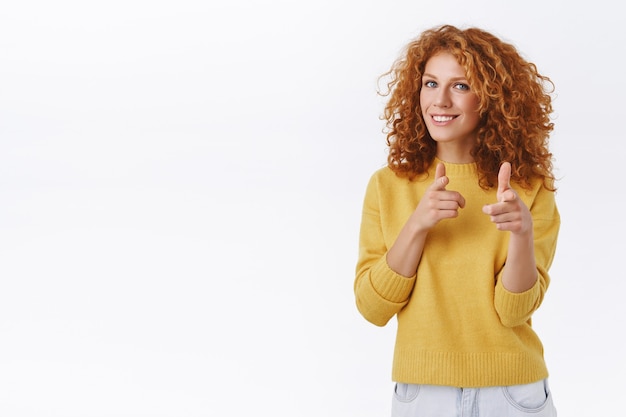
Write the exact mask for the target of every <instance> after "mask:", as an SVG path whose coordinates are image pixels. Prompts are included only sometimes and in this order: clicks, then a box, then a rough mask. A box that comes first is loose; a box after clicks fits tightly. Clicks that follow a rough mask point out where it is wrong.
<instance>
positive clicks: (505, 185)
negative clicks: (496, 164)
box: [498, 162, 511, 200]
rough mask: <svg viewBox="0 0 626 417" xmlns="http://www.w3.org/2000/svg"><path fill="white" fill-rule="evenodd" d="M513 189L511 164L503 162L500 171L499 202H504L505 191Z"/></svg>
mask: <svg viewBox="0 0 626 417" xmlns="http://www.w3.org/2000/svg"><path fill="white" fill-rule="evenodd" d="M510 189H511V163H510V162H503V163H502V165H500V171H498V200H502V198H503V196H502V194H504V192H505V191H507V190H510Z"/></svg>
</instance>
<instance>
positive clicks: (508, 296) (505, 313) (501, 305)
mask: <svg viewBox="0 0 626 417" xmlns="http://www.w3.org/2000/svg"><path fill="white" fill-rule="evenodd" d="M540 295H541V283H540V282H539V280H537V282H536V283H535V285H533V287H532V288H530V289H529V290H527V291H524V292H520V293H514V292H511V291H509V290H507V289H506V288H504V285H503V284H502V280H498V283H497V284H496V293H495V307H496V311H497V312H498V315H499V316H500V321H502V324H504V325H505V326H511V327H512V326H517V325H520V324H522V323H524V322H525V321H526V320H528V319H529V318H530V316H531V315H532V313H533V312H534V310H535V308H536V306H537V300H538V299H539V297H540Z"/></svg>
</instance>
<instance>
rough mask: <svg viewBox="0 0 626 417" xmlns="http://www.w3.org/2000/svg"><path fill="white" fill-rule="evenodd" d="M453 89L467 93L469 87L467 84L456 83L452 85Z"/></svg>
mask: <svg viewBox="0 0 626 417" xmlns="http://www.w3.org/2000/svg"><path fill="white" fill-rule="evenodd" d="M454 88H456V89H459V90H463V91H469V90H470V87H469V85H467V84H463V83H456V84H454Z"/></svg>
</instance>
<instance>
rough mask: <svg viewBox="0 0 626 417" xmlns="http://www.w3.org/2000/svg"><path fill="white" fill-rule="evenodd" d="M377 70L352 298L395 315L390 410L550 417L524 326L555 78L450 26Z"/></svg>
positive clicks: (378, 313)
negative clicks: (382, 100)
mask: <svg viewBox="0 0 626 417" xmlns="http://www.w3.org/2000/svg"><path fill="white" fill-rule="evenodd" d="M384 76H389V77H390V79H389V81H388V83H387V87H388V91H387V92H385V93H383V94H385V95H388V97H389V99H388V102H387V105H386V107H385V112H384V115H385V119H386V121H387V144H388V146H389V155H388V165H387V166H386V167H385V168H382V169H380V170H378V171H377V172H375V173H374V174H373V176H372V177H371V179H370V181H369V184H368V186H367V190H366V195H365V199H364V206H363V213H362V222H361V232H360V238H359V258H358V262H357V268H356V279H355V283H354V291H355V296H356V304H357V307H358V309H359V311H360V312H361V314H362V315H363V316H364V317H365V318H366V319H367V320H368V321H370V322H372V323H374V324H376V325H379V326H383V325H385V324H386V323H387V322H388V321H389V320H390V319H391V318H392V317H394V316H396V317H397V323H398V329H397V336H396V344H395V351H394V360H393V369H392V378H393V380H394V381H395V382H396V385H395V391H394V395H393V402H392V415H393V416H394V417H401V416H416V417H417V416H425V417H434V416H461V415H462V416H467V415H472V416H480V417H484V416H493V417H506V416H527V415H533V416H535V417H544V416H555V415H556V411H555V409H554V406H553V403H552V398H551V395H550V391H549V388H548V385H547V378H548V370H547V367H546V364H545V361H544V358H543V347H542V343H541V341H540V339H539V338H538V336H537V334H536V333H535V332H534V331H533V328H532V325H531V317H532V315H533V313H534V312H535V311H536V310H537V309H538V308H539V306H540V304H541V302H542V300H543V298H544V294H545V292H546V290H547V288H548V284H549V282H550V277H549V275H548V270H549V268H550V265H551V263H552V260H553V257H554V254H555V249H556V242H557V236H558V232H559V227H560V217H559V213H558V210H557V207H556V203H555V198H554V192H555V184H554V175H553V173H552V154H551V153H550V152H549V150H548V145H547V141H548V137H549V134H550V132H551V131H552V129H553V123H551V121H550V117H549V115H550V113H551V112H552V104H551V97H550V95H549V94H550V93H551V92H552V90H551V89H548V88H549V87H550V88H551V87H552V82H551V81H550V79H549V78H548V77H545V76H543V75H541V74H539V73H538V71H537V68H536V67H535V65H534V64H532V63H530V62H527V61H526V60H525V59H523V58H522V57H521V56H520V54H519V53H518V52H517V50H516V48H515V47H514V46H512V45H510V44H508V43H505V42H503V41H502V40H500V39H498V38H497V37H495V36H494V35H492V34H490V33H488V32H485V31H483V30H480V29H477V28H468V29H465V30H461V29H459V28H456V27H454V26H450V25H445V26H441V27H438V28H433V29H430V30H427V31H425V32H423V33H422V34H421V35H420V36H419V37H418V38H417V39H415V40H414V41H412V42H410V43H409V44H408V45H407V47H406V50H405V53H404V54H403V56H402V57H401V58H400V59H398V60H397V61H396V62H395V63H394V65H393V66H392V68H391V70H390V71H389V72H388V73H386V74H384ZM470 413H471V414H470Z"/></svg>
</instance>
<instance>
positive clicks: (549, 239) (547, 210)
mask: <svg viewBox="0 0 626 417" xmlns="http://www.w3.org/2000/svg"><path fill="white" fill-rule="evenodd" d="M530 212H531V214H532V216H533V236H534V242H535V243H534V246H535V260H536V263H537V276H538V279H537V282H536V283H535V285H534V286H533V287H532V288H530V289H529V290H527V291H525V292H522V293H513V292H510V291H508V290H507V289H506V288H504V285H502V280H501V277H502V271H500V272H499V274H498V277H497V282H496V288H495V300H494V302H495V308H496V311H497V312H498V315H499V317H500V321H501V322H502V324H503V325H505V326H507V327H515V326H519V325H521V324H524V323H525V322H527V321H528V320H529V319H530V318H531V316H532V315H533V313H534V312H535V311H536V310H537V309H538V308H539V306H540V305H541V303H542V301H543V298H544V295H545V293H546V291H547V289H548V286H549V284H550V275H549V273H548V270H549V269H550V266H551V265H552V260H553V259H554V254H555V252H556V243H557V238H558V234H559V228H560V225H561V221H560V216H559V212H558V209H557V207H556V202H555V199H554V193H553V192H551V191H548V190H546V189H545V188H544V187H541V188H540V190H539V191H538V192H537V196H536V198H535V200H534V201H533V204H532V206H531V207H530Z"/></svg>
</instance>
